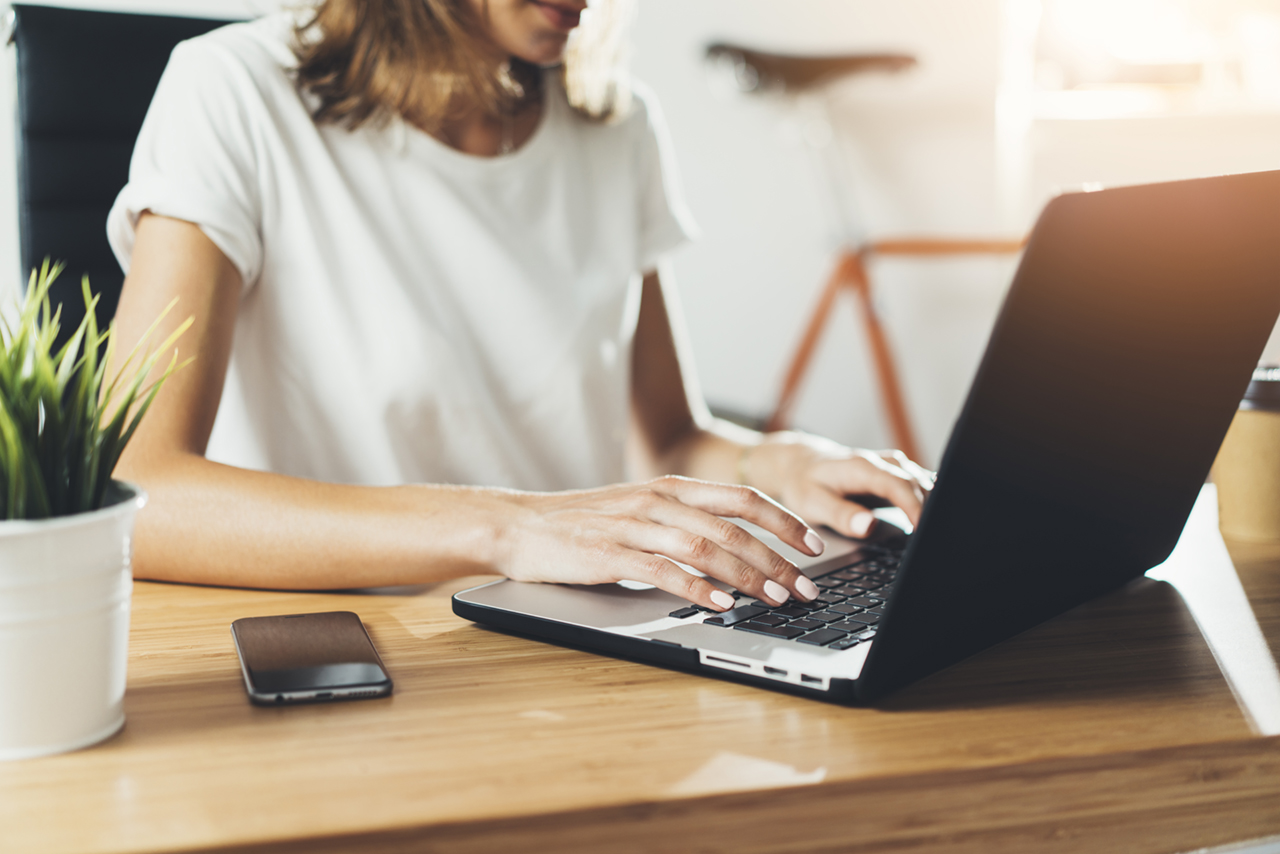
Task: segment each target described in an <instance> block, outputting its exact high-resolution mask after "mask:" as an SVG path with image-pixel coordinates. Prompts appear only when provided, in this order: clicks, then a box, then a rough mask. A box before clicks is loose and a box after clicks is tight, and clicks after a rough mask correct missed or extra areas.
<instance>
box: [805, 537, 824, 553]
mask: <svg viewBox="0 0 1280 854" xmlns="http://www.w3.org/2000/svg"><path fill="white" fill-rule="evenodd" d="M804 544H805V545H806V546H808V547H809V551H811V552H813V553H814V555H820V554H822V552H823V550H824V549H826V547H827V544H826V543H824V542H823V541H822V537H819V536H818V534H817V533H816V532H815V531H810V532H809V533H807V534H805V535H804Z"/></svg>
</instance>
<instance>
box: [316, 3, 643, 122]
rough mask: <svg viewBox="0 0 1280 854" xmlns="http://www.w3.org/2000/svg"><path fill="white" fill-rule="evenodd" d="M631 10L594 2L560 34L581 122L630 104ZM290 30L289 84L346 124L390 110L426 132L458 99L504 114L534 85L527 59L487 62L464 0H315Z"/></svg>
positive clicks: (538, 75) (567, 82)
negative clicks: (292, 76) (292, 72)
mask: <svg viewBox="0 0 1280 854" xmlns="http://www.w3.org/2000/svg"><path fill="white" fill-rule="evenodd" d="M632 12H633V5H632V0H596V2H593V3H592V5H591V6H590V7H589V8H588V9H587V10H585V11H584V12H583V16H582V24H581V25H580V26H579V27H578V28H577V29H575V30H574V31H573V33H572V34H571V35H570V37H569V43H568V45H567V46H566V49H565V58H564V64H563V66H562V67H561V73H562V79H563V81H564V87H565V92H566V94H567V96H568V99H569V103H570V104H571V105H572V106H573V108H574V109H575V110H576V111H577V112H579V113H581V114H582V115H584V116H586V117H587V118H589V119H592V120H595V121H608V120H610V119H613V118H616V117H620V116H622V115H625V114H626V112H627V110H628V108H629V106H630V98H631V91H630V87H629V86H628V85H627V79H626V73H625V70H624V63H625V60H626V34H627V30H628V28H629V26H630V23H631V18H632ZM296 35H297V38H296V41H295V46H294V52H295V53H296V55H297V57H298V68H297V72H296V74H297V78H296V79H297V84H298V86H299V88H301V89H303V90H305V91H308V92H310V93H311V94H312V95H313V96H315V97H316V99H317V100H318V106H317V107H316V109H315V112H314V114H313V116H314V118H315V120H316V121H317V122H320V123H334V124H341V125H344V126H346V127H350V128H356V127H359V126H361V125H363V124H365V123H366V122H370V121H372V122H375V123H381V122H384V121H386V120H387V119H388V118H390V117H392V116H400V117H403V118H404V119H405V120H406V121H409V122H411V123H412V124H415V125H417V126H419V127H422V128H424V129H426V130H435V129H436V128H438V127H439V126H440V124H441V123H442V122H443V121H444V120H445V119H446V117H448V116H449V115H450V113H451V111H453V110H455V109H457V108H458V106H459V105H460V104H467V105H479V106H480V107H481V109H483V110H484V111H485V112H487V113H489V114H490V115H495V116H501V115H509V114H510V113H512V112H513V111H515V110H516V109H518V108H519V107H520V106H521V105H522V104H524V103H526V101H527V100H528V99H529V98H531V97H533V96H535V95H536V94H537V93H538V91H539V87H540V86H541V80H542V71H541V69H539V68H538V67H537V66H535V65H532V64H531V63H528V62H524V61H523V60H519V59H515V58H512V59H511V60H510V62H507V63H501V64H497V65H495V63H494V61H493V48H492V47H491V46H490V45H489V43H488V42H487V41H486V40H485V36H484V33H483V21H481V20H480V19H479V18H478V17H477V16H476V14H475V12H474V11H473V10H472V8H471V6H470V4H469V3H468V2H467V0H324V2H322V3H321V4H320V5H319V6H318V7H317V8H316V10H315V14H314V15H312V16H311V17H310V18H309V19H308V20H306V21H304V22H303V23H301V24H300V25H299V26H298V28H297V33H296Z"/></svg>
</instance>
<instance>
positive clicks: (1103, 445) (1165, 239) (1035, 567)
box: [453, 171, 1280, 704]
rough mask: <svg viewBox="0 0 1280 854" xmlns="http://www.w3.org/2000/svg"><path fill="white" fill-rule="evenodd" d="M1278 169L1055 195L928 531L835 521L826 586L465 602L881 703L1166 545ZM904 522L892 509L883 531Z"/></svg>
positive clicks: (666, 659) (590, 591)
mask: <svg viewBox="0 0 1280 854" xmlns="http://www.w3.org/2000/svg"><path fill="white" fill-rule="evenodd" d="M1277 229H1280V171H1275V172H1258V173H1250V174H1242V175H1231V176H1224V177H1216V178H1206V179H1199V180H1192V181H1179V182H1171V183H1162V184H1149V185H1143V186H1133V187H1122V188H1116V189H1108V190H1101V191H1096V192H1086V193H1071V194H1066V195H1062V196H1059V197H1057V198H1055V199H1053V200H1052V201H1050V202H1049V204H1048V205H1047V206H1046V207H1045V209H1044V211H1043V212H1042V213H1041V215H1040V218H1039V220H1038V221H1037V223H1036V225H1035V228H1034V230H1033V231H1032V233H1031V237H1030V239H1029V242H1028V244H1027V248H1026V251H1025V252H1024V254H1023V257H1022V260H1021V263H1020V265H1019V267H1018V270H1017V273H1016V274H1015V276H1014V280H1013V283H1012V285H1011V286H1010V288H1009V291H1008V294H1007V295H1006V297H1005V301H1004V304H1003V306H1002V308H1001V311H1000V314H999V317H998V319H997V322H996V324H995V327H994V330H993V332H992V334H991V338H990V341H989V342H988V345H987V349H986V353H985V355H984V356H983V358H982V361H981V363H980V365H979V368H978V371H977V374H976V377H975V379H974V382H973V385H972V387H971V388H970V391H969V395H968V398H967V400H966V402H965V405H964V407H963V409H962V411H961V414H960V417H959V418H958V419H957V421H956V424H955V427H954V429H953V431H952V434H951V437H950V440H949V441H948V444H947V447H946V451H945V454H944V456H943V459H942V463H941V465H940V466H939V470H938V479H937V485H936V486H935V488H934V491H933V494H932V496H931V497H930V498H929V501H928V502H927V503H926V505H925V508H924V512H923V514H922V516H921V518H920V520H919V524H918V525H917V527H916V528H915V530H914V532H912V533H911V534H910V536H902V535H900V536H896V537H895V536H883V535H882V536H879V537H874V538H873V539H872V540H871V541H869V542H865V543H859V542H852V541H847V540H837V538H835V537H834V536H833V535H827V539H828V542H829V543H830V545H829V546H828V549H827V552H826V553H824V554H823V555H822V557H821V558H818V559H812V558H804V557H803V556H801V555H800V554H799V553H798V552H795V551H792V550H789V549H787V547H786V546H784V545H782V544H781V543H780V541H778V540H777V539H776V538H772V537H769V536H767V535H766V539H767V541H768V543H769V545H771V546H773V547H775V548H777V549H779V550H780V551H782V552H783V553H784V554H785V555H786V556H787V557H789V558H791V559H792V560H794V561H796V562H797V563H798V564H800V565H801V569H802V571H803V572H804V573H805V574H806V575H808V576H809V577H810V578H813V579H814V581H815V582H816V583H817V585H818V587H819V588H821V589H822V591H823V594H822V596H820V597H819V599H818V600H817V601H815V602H814V603H811V604H802V603H797V602H796V601H795V600H794V599H793V600H792V601H790V602H788V603H786V604H784V605H783V606H781V607H778V608H775V607H772V606H770V605H769V604H768V603H763V602H757V601H755V600H752V599H751V598H750V597H748V596H746V595H744V594H739V593H737V592H736V591H734V590H732V589H731V588H729V587H728V586H727V585H724V584H720V585H719V586H721V587H722V588H723V589H725V590H728V591H729V592H731V593H733V594H734V595H735V596H736V598H737V603H736V605H735V607H734V608H733V609H731V610H730V611H729V612H727V613H725V614H717V613H714V612H711V611H707V610H704V609H701V608H698V607H695V606H691V605H690V604H689V603H688V602H685V601H684V600H682V599H679V598H678V597H676V596H673V595H671V594H668V593H665V592H663V591H661V590H657V589H654V588H648V589H644V587H643V585H626V584H618V585H602V586H573V585H553V584H531V583H521V582H515V581H509V580H503V581H498V582H494V583H491V584H486V585H483V586H481V587H476V588H473V589H471V590H466V591H463V592H461V593H458V594H456V595H455V596H454V597H453V609H454V613H456V614H458V615H459V616H461V617H464V618H466V619H469V620H473V621H475V622H477V623H480V624H483V625H485V626H490V627H492V628H495V629H499V630H503V631H507V632H513V633H517V634H520V635H524V636H527V637H531V638H537V639H541V640H544V641H550V642H552V643H558V644H563V645H569V646H573V647H577V648H580V649H585V650H590V651H594V652H599V653H603V654H607V655H614V656H620V657H625V658H630V659H635V660H639V661H644V662H651V663H654V664H658V665H665V666H668V667H675V668H680V669H684V670H689V671H694V672H698V673H702V674H706V675H714V676H718V677H724V678H728V679H733V680H737V681H740V682H746V683H750V684H754V685H759V686H763V687H769V688H777V689H781V690H785V691H790V692H795V693H800V694H804V695H808V696H813V697H821V698H825V699H829V700H834V701H838V702H844V703H852V704H865V703H870V702H874V701H875V700H877V699H878V698H880V697H883V696H885V695H886V694H888V693H890V692H892V691H894V690H897V689H899V688H901V687H903V686H905V685H907V684H909V683H911V682H914V681H916V680H918V679H920V678H922V677H924V676H927V675H928V674H931V673H934V672H936V671H938V670H941V669H943V668H945V667H948V666H950V665H952V664H954V663H956V662H958V661H960V660H962V659H964V658H967V657H969V656H971V655H974V654H975V653H978V652H980V651H982V650H984V649H987V648H989V647H991V646H993V645H995V644H998V643H1000V642H1001V641H1003V640H1006V639H1008V638H1010V637H1013V636H1014V635H1017V634H1018V633H1020V632H1023V631H1025V630H1027V629H1029V628H1031V627H1033V626H1036V625H1038V624H1039V623H1042V622H1044V621H1046V620H1049V619H1051V618H1053V617H1054V616H1057V615H1058V614H1061V613H1063V612H1065V611H1067V610H1069V609H1071V608H1073V607H1075V606H1077V605H1079V604H1081V603H1083V602H1085V601H1087V600H1089V599H1092V598H1094V597H1096V596H1099V595H1101V594H1104V593H1107V592H1109V591H1111V590H1114V589H1116V588H1118V587H1120V586H1122V585H1124V584H1125V583H1127V582H1129V581H1130V580H1132V579H1134V578H1137V577H1138V576H1140V575H1142V574H1143V573H1145V572H1146V571H1147V570H1148V569H1150V568H1151V567H1153V566H1156V565H1157V564H1159V563H1161V562H1162V561H1164V559H1165V558H1166V557H1167V556H1168V555H1169V553H1170V552H1171V551H1172V549H1173V546H1174V544H1175V543H1176V542H1177V539H1178V536H1179V534H1180V533H1181V531H1182V527H1183V525H1184V524H1185V522H1186V520H1187V516H1188V515H1189V513H1190V511H1191V506H1192V504H1193V503H1194V501H1195V499H1196V496H1197V494H1198V493H1199V490H1200V487H1201V485H1202V484H1203V483H1204V481H1205V478H1206V477H1207V475H1208V473H1209V467H1210V465H1211V464H1212V462H1213V459H1214V456H1215V454H1216V453H1217V450H1218V446H1219V444H1220V443H1221V442H1222V438H1223V436H1224V435H1225V434H1226V431H1227V427H1228V426H1229V425H1230V423H1231V419H1232V416H1233V415H1234V413H1235V411H1236V408H1237V405H1238V403H1239V401H1240V399H1241V397H1242V396H1243V394H1244V391H1245V388H1246V386H1247V385H1248V383H1249V379H1250V376H1251V374H1252V372H1253V370H1254V368H1255V366H1256V365H1257V362H1258V359H1259V357H1260V355H1261V353H1262V349H1263V347H1264V345H1265V344H1266V342H1267V339H1268V336H1269V334H1270V333H1271V330H1272V327H1273V326H1274V325H1275V323H1276V317H1277V314H1278V313H1280V232H1278V231H1277ZM878 527H879V528H880V529H882V530H887V529H888V528H889V527H890V526H887V525H881V526H878Z"/></svg>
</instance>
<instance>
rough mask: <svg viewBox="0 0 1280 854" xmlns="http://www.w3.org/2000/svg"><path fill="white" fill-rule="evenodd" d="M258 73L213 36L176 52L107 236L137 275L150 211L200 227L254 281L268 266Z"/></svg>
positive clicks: (122, 261) (246, 280) (136, 149)
mask: <svg viewBox="0 0 1280 854" xmlns="http://www.w3.org/2000/svg"><path fill="white" fill-rule="evenodd" d="M255 106H256V107H258V108H261V107H262V99H261V96H260V95H259V93H258V87H257V86H256V84H255V82H254V80H253V77H252V75H251V74H250V72H249V70H248V69H247V68H246V67H245V65H244V64H243V63H242V62H240V61H238V59H237V57H236V56H235V54H234V53H233V52H232V51H230V50H228V49H227V48H225V47H224V46H222V45H220V44H218V43H216V42H212V41H210V40H209V39H208V38H207V37H205V38H202V39H199V40H195V41H190V42H184V43H182V44H179V45H178V46H177V48H175V49H174V52H173V54H172V55H171V57H170V59H169V64H168V66H167V67H166V68H165V71H164V74H163V76H162V77H161V79H160V84H159V87H158V88H157V89H156V94H155V97H154V98H153V99H152V102H151V107H150V108H149V109H148V111H147V116H146V119H145V120H144V121H143V124H142V130H141V132H140V133H139V135H138V141H137V143H136V145H135V146H134V150H133V159H132V161H131V162H130V165H129V183H128V184H127V185H126V186H125V188H124V189H123V190H121V191H120V195H119V196H118V197H117V198H116V202H115V205H114V206H113V207H112V209H111V213H110V214H109V215H108V217H107V238H108V240H109V241H110V243H111V248H112V250H113V251H114V252H115V254H116V258H117V260H118V261H119V262H120V266H121V267H122V268H123V269H124V270H125V272H126V273H127V272H128V270H129V264H130V260H131V257H132V254H133V245H134V237H135V229H136V226H137V223H138V217H139V216H140V215H141V214H142V212H143V211H147V210H150V211H151V212H152V213H156V214H160V215H163V216H168V217H173V218H175V219H181V220H186V221H188V222H191V223H194V224H195V225H197V226H199V227H200V229H201V230H202V231H203V232H204V233H205V235H207V236H208V237H209V239H210V240H212V241H213V243H214V245H216V246H217V247H218V248H219V249H220V250H222V252H223V254H225V255H226V256H227V258H228V259H230V261H231V263H232V264H234V265H235V267H236V269H237V270H238V271H239V272H240V276H241V280H242V281H243V282H244V284H245V285H246V286H250V285H252V284H253V283H254V282H255V281H256V280H257V278H258V275H259V272H260V271H261V269H262V234H261V219H262V217H261V198H260V195H261V194H260V192H259V185H258V181H257V175H258V169H257V164H256V163H255V147H254V135H253V129H252V113H253V110H254V108H255Z"/></svg>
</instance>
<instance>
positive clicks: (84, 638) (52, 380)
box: [0, 260, 191, 759]
mask: <svg viewBox="0 0 1280 854" xmlns="http://www.w3.org/2000/svg"><path fill="white" fill-rule="evenodd" d="M61 269H62V267H61V265H53V266H50V264H49V263H48V261H47V260H46V262H45V263H44V265H43V266H42V267H41V268H40V270H39V271H33V272H32V274H31V280H30V283H29V285H28V287H27V293H26V296H25V298H24V300H23V301H22V303H21V305H20V306H19V307H18V311H17V313H16V316H14V317H10V318H7V319H6V318H0V759H19V758H24V757H30V756H40V755H44V754H48V753H58V752H62V751H66V750H74V749H76V748H79V747H85V746H87V745H90V744H93V743H96V742H98V741H101V740H102V739H104V738H107V737H108V736H110V735H112V734H114V733H115V732H116V731H117V730H119V729H120V727H121V726H122V725H123V724H124V686H125V663H126V658H127V652H128V636H129V605H130V595H131V592H132V587H133V578H132V573H131V569H130V557H131V551H132V548H131V544H132V533H133V520H134V516H135V514H136V513H137V511H138V509H139V508H140V507H141V506H142V505H143V503H144V501H145V496H144V495H143V493H142V491H141V490H140V489H138V487H136V486H133V485H131V484H128V483H123V482H120V481H115V480H112V479H111V471H112V469H113V468H114V467H115V464H116V460H117V459H119V457H120V453H121V451H123V450H124V447H125V445H126V444H127V443H128V441H129V439H130V438H131V437H132V436H133V434H134V431H135V430H137V428H138V423H139V421H140V420H141V419H142V416H143V415H144V414H145V413H146V411H147V408H148V407H149V406H150V405H151V402H152V401H153V400H154V399H155V396H156V393H157V392H158V391H159V390H160V387H161V385H162V384H163V382H164V380H165V379H167V378H168V377H169V376H170V375H171V374H172V373H173V372H174V371H175V370H176V369H177V368H179V367H180V365H178V364H177V361H176V359H177V353H176V351H175V352H174V355H173V357H172V358H170V360H169V364H168V367H167V368H166V369H165V370H164V371H163V372H161V375H160V376H159V377H158V378H157V379H154V380H152V381H150V382H148V379H147V378H148V377H149V376H150V374H151V372H152V369H153V368H155V367H156V364H157V360H158V359H159V358H160V354H161V353H163V352H167V351H168V350H169V349H170V348H171V347H172V346H173V344H174V342H175V341H176V340H177V337H178V336H179V335H181V334H182V332H183V331H185V329H186V328H187V326H189V325H190V323H191V321H190V320H188V321H187V322H186V323H184V324H182V325H181V326H180V327H179V329H178V330H177V331H175V332H174V333H173V335H171V336H170V337H169V338H168V339H167V340H166V341H165V342H164V343H163V344H162V345H161V346H160V347H159V348H157V350H156V351H155V352H141V348H142V347H143V346H144V344H145V342H146V341H147V340H148V339H149V338H150V337H151V334H152V332H154V330H155V328H156V325H158V324H159V323H160V320H159V319H157V321H156V323H155V324H153V326H152V328H151V330H149V331H148V333H147V335H146V336H144V337H143V340H142V342H139V344H138V347H135V348H134V352H132V353H131V354H129V356H128V357H127V358H126V359H125V360H124V362H123V364H121V366H120V368H119V370H118V371H116V372H115V374H114V375H113V376H111V377H108V376H107V371H108V365H113V364H114V361H115V360H114V359H113V356H114V355H115V336H114V334H113V333H114V329H115V325H114V324H112V325H111V327H110V328H109V329H108V330H107V331H106V332H105V333H101V334H100V333H99V329H98V324H97V320H96V318H95V316H94V308H95V306H96V304H97V301H98V298H97V297H96V296H93V295H92V294H91V292H90V290H89V282H88V279H87V277H86V278H85V279H84V280H83V281H82V283H81V285H82V289H83V292H84V299H85V307H86V311H85V319H84V321H83V322H82V323H81V324H80V326H79V328H78V329H77V330H76V332H75V334H74V335H72V336H71V338H70V340H69V341H67V343H66V344H65V345H63V346H61V347H58V348H57V349H56V352H55V344H54V342H55V341H56V340H57V336H58V330H59V327H58V321H59V316H60V311H59V312H54V313H52V314H51V313H50V307H49V286H50V285H51V284H52V283H53V281H54V279H55V278H57V276H58V274H59V272H60V271H61ZM169 308H172V304H171V305H170V307H169ZM168 311H169V309H166V310H165V313H166V314H167V313H168ZM162 317H163V315H162ZM112 370H113V371H114V370H115V369H114V367H113V368H112Z"/></svg>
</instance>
